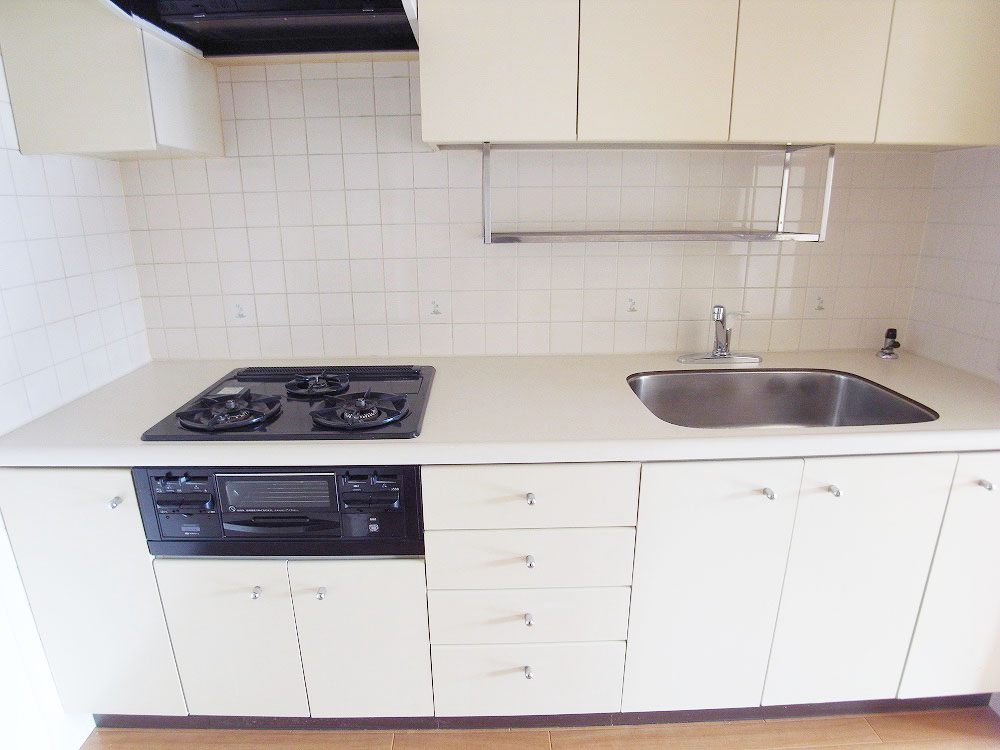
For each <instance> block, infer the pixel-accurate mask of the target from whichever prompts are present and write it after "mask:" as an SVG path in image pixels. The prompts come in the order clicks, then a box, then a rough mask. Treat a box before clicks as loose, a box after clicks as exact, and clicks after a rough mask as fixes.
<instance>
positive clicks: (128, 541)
mask: <svg viewBox="0 0 1000 750" xmlns="http://www.w3.org/2000/svg"><path fill="white" fill-rule="evenodd" d="M0 487H2V488H3V489H2V491H0V513H2V515H3V521H4V524H5V526H6V528H7V535H8V536H9V537H10V543H11V547H12V548H13V550H14V557H15V559H16V560H17V567H18V571H19V572H20V574H21V580H22V582H23V583H24V588H25V592H26V593H27V595H28V602H29V604H30V606H31V614H32V616H33V617H34V620H35V626H36V627H37V628H38V635H39V637H40V639H41V641H42V646H43V647H44V649H45V656H46V659H47V660H48V663H49V669H50V670H51V672H52V679H53V681H54V682H55V685H56V690H57V691H58V693H59V698H60V700H61V701H62V704H63V708H64V709H65V710H66V711H67V712H68V713H102V714H159V715H168V716H175V715H183V714H186V713H187V709H186V708H185V705H184V696H183V694H182V692H181V685H180V682H179V680H178V678H177V669H176V667H175V666H174V655H173V653H172V652H171V650H170V639H169V637H168V635H167V627H166V624H165V623H164V620H163V611H162V610H161V609H160V600H159V597H158V596H157V591H156V579H155V578H154V577H153V565H152V559H151V558H150V556H149V552H148V550H147V549H146V541H145V534H144V533H143V529H142V521H141V520H140V518H139V508H138V505H137V503H136V498H135V492H134V491H133V488H132V477H131V474H130V473H129V471H128V470H126V469H2V470H0Z"/></svg>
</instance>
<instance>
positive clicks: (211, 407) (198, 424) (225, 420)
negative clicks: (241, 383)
mask: <svg viewBox="0 0 1000 750" xmlns="http://www.w3.org/2000/svg"><path fill="white" fill-rule="evenodd" d="M280 411H281V397H280V396H261V395H260V394H257V393H251V392H250V389H249V388H244V389H243V390H241V391H240V392H239V393H237V394H234V395H227V396H203V397H202V398H200V399H198V400H197V401H196V402H195V403H194V404H193V405H192V406H191V408H190V409H186V410H184V411H179V412H177V421H178V422H179V423H180V425H181V427H186V428H187V429H189V430H199V431H201V432H223V431H225V430H235V429H239V428H241V427H256V426H257V425H261V424H264V423H265V422H269V421H270V420H272V419H274V418H275V417H276V416H278V413H279V412H280Z"/></svg>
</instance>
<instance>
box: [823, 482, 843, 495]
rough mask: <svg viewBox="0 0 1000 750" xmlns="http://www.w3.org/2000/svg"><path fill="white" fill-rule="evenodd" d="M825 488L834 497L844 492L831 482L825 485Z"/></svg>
mask: <svg viewBox="0 0 1000 750" xmlns="http://www.w3.org/2000/svg"><path fill="white" fill-rule="evenodd" d="M827 490H829V492H830V494H831V495H833V496H834V497H840V496H841V495H843V494H844V493H843V492H841V491H840V487H838V486H837V485H835V484H831V485H830V486H829V487H827Z"/></svg>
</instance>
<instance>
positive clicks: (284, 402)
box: [142, 365, 434, 440]
mask: <svg viewBox="0 0 1000 750" xmlns="http://www.w3.org/2000/svg"><path fill="white" fill-rule="evenodd" d="M433 378H434V368H433V367H416V366H412V365H405V366H380V367H338V366H334V365H330V366H324V367H245V368H242V369H239V370H233V372H231V373H229V374H228V375H226V376H225V377H224V378H222V379H221V380H219V381H218V382H217V383H214V384H213V385H212V386H210V387H209V388H207V389H206V390H204V391H203V392H202V393H200V394H198V395H197V396H196V397H195V398H194V399H192V400H191V401H189V402H188V403H186V404H184V405H183V406H182V407H181V408H180V409H179V410H177V411H176V412H174V413H172V414H170V416H168V417H166V418H164V419H163V420H161V421H160V422H158V423H157V424H155V425H153V426H152V427H151V428H149V429H148V430H146V432H145V433H143V435H142V439H143V440H309V439H334V440H337V439H339V440H371V439H386V438H412V437H416V436H417V435H419V434H420V426H421V423H422V422H423V418H424V409H425V407H426V405H427V397H428V394H429V392H430V387H431V380H432V379H433Z"/></svg>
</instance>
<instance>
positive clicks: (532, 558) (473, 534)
mask: <svg viewBox="0 0 1000 750" xmlns="http://www.w3.org/2000/svg"><path fill="white" fill-rule="evenodd" d="M424 543H425V547H426V560H427V587H428V588H432V589H522V588H524V589H530V588H558V587H562V586H629V585H631V583H632V553H633V550H634V548H635V529H631V528H616V529H511V530H506V531H428V532H427V533H426V535H425V539H424Z"/></svg>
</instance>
